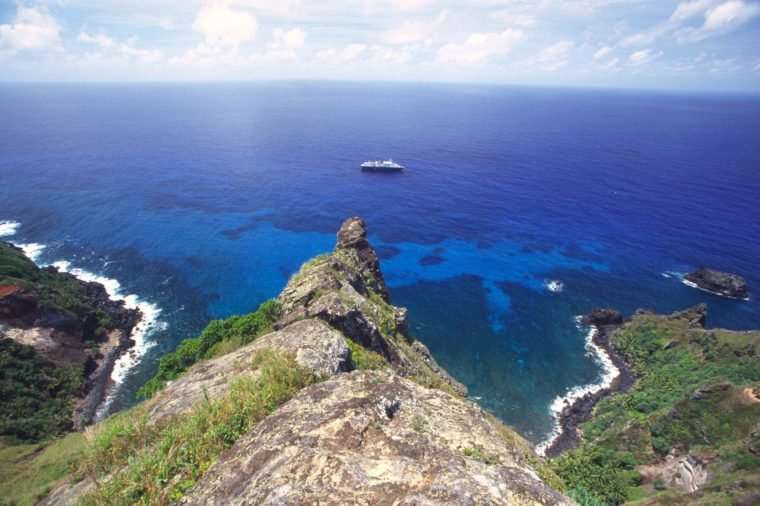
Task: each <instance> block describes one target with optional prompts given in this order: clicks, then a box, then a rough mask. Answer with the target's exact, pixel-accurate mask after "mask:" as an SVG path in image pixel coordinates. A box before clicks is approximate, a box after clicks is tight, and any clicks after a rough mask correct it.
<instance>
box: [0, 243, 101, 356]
mask: <svg viewBox="0 0 760 506" xmlns="http://www.w3.org/2000/svg"><path fill="white" fill-rule="evenodd" d="M0 285H15V286H19V287H22V288H24V289H26V290H28V291H29V292H31V293H33V294H35V296H36V298H37V301H38V303H39V305H40V307H41V308H42V309H43V310H49V311H54V312H57V313H59V314H61V315H67V316H71V317H73V318H75V319H76V320H78V321H79V322H80V323H81V324H82V330H83V335H82V337H83V338H84V339H85V340H87V341H91V340H97V339H100V338H102V337H103V336H104V335H105V333H106V331H107V330H110V329H112V328H113V322H112V320H111V318H110V316H109V315H108V314H107V313H105V312H103V311H101V310H97V309H95V304H94V302H95V301H94V300H93V299H92V298H91V297H90V296H88V294H87V293H86V291H85V289H84V287H83V286H82V284H81V283H80V282H79V281H78V280H77V279H76V278H74V277H72V276H68V275H65V274H61V273H59V272H56V271H54V270H48V269H40V268H38V267H37V266H36V265H35V264H34V262H32V261H31V260H30V259H29V258H27V257H26V256H25V255H24V253H23V252H21V251H20V250H18V249H17V248H14V247H13V246H10V245H9V244H7V243H4V242H0Z"/></svg>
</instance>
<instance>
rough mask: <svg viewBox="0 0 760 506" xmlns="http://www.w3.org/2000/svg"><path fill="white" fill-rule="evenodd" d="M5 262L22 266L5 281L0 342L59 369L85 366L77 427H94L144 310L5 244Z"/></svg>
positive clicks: (0, 283) (1, 283)
mask: <svg viewBox="0 0 760 506" xmlns="http://www.w3.org/2000/svg"><path fill="white" fill-rule="evenodd" d="M0 246H2V247H3V251H2V253H3V255H4V258H6V259H8V258H10V259H12V261H13V262H23V264H21V265H22V268H20V269H18V270H17V271H16V272H14V275H12V276H11V275H9V276H4V277H2V278H0V338H8V339H12V340H14V341H16V342H17V343H19V344H22V345H27V346H30V347H32V348H34V350H35V351H36V352H37V353H38V354H39V355H40V356H41V357H43V358H44V359H46V360H49V361H50V362H52V363H53V364H56V365H58V366H62V365H78V366H81V367H82V384H81V389H80V393H79V395H78V396H77V399H76V400H75V402H74V409H73V413H72V423H73V427H74V428H75V429H77V430H81V429H83V428H84V427H85V426H86V425H88V424H90V423H91V422H92V421H93V420H94V418H95V414H96V412H97V410H98V407H99V406H100V405H101V404H102V403H103V402H104V400H105V399H106V395H107V392H108V390H109V387H110V386H111V384H112V379H111V373H112V372H113V369H114V366H115V364H116V362H117V360H118V359H119V358H120V357H122V356H123V355H124V354H126V353H128V352H129V350H130V349H131V348H132V347H133V346H134V345H135V341H134V340H133V339H132V337H131V336H132V332H133V330H134V328H135V327H136V326H137V324H138V323H139V322H140V321H141V319H142V318H143V314H142V313H141V311H140V310H139V309H133V308H128V307H126V306H125V304H124V302H123V301H121V300H114V299H113V298H111V296H110V295H109V294H108V292H107V291H106V289H105V287H104V286H103V285H102V284H100V283H96V282H92V281H84V280H81V279H79V278H77V277H76V276H75V275H73V274H70V273H67V272H61V271H59V270H58V269H56V268H55V267H52V266H48V267H44V268H38V267H37V266H36V265H34V263H33V262H32V261H31V259H29V258H28V257H26V255H25V254H24V252H23V250H21V249H20V248H18V247H16V246H13V245H12V244H10V243H0Z"/></svg>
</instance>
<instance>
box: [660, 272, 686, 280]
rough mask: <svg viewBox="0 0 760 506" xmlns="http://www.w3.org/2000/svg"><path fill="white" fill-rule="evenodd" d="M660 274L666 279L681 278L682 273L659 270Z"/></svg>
mask: <svg viewBox="0 0 760 506" xmlns="http://www.w3.org/2000/svg"><path fill="white" fill-rule="evenodd" d="M660 276H662V277H663V278H668V279H670V278H678V279H683V277H684V273H683V272H678V271H665V272H661V273H660Z"/></svg>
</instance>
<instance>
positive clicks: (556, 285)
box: [544, 279, 565, 293]
mask: <svg viewBox="0 0 760 506" xmlns="http://www.w3.org/2000/svg"><path fill="white" fill-rule="evenodd" d="M544 287H545V288H546V289H547V290H549V291H550V292H554V293H560V292H561V291H562V290H564V289H565V284H564V283H563V282H562V281H559V280H557V279H547V280H546V281H544Z"/></svg>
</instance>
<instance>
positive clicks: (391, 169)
mask: <svg viewBox="0 0 760 506" xmlns="http://www.w3.org/2000/svg"><path fill="white" fill-rule="evenodd" d="M403 170H404V168H403V167H362V172H401V171H403Z"/></svg>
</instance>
